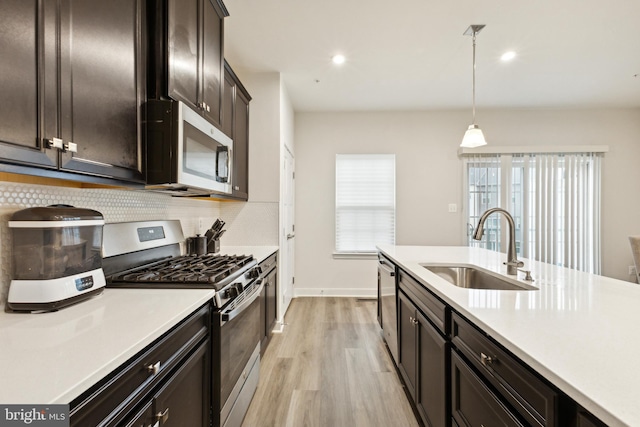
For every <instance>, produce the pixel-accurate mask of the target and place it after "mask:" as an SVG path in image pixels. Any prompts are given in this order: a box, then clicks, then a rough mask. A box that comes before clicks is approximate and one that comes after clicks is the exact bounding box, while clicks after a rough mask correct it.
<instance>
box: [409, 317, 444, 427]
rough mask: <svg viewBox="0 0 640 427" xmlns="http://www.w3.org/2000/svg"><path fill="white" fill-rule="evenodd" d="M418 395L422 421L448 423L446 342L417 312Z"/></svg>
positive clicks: (428, 424) (431, 425)
mask: <svg viewBox="0 0 640 427" xmlns="http://www.w3.org/2000/svg"><path fill="white" fill-rule="evenodd" d="M417 318H418V323H419V329H418V343H419V352H418V354H419V356H418V361H419V363H418V372H419V374H418V376H419V378H418V385H419V390H418V398H417V399H416V406H417V407H418V412H419V413H420V416H421V417H422V419H423V421H424V423H425V425H427V426H429V427H438V426H446V425H447V401H448V396H449V388H448V366H447V356H448V352H449V345H448V343H447V341H446V340H445V339H444V338H443V337H442V336H441V335H440V334H439V333H438V332H437V331H436V329H435V328H434V327H433V326H432V325H431V323H429V321H428V320H427V319H426V318H425V317H424V316H423V315H422V314H420V313H419V312H418V314H417Z"/></svg>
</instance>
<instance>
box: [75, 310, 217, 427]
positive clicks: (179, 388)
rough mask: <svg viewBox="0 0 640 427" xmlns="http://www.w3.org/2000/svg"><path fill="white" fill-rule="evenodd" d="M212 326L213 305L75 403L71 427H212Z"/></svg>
mask: <svg viewBox="0 0 640 427" xmlns="http://www.w3.org/2000/svg"><path fill="white" fill-rule="evenodd" d="M210 325H211V312H210V306H209V305H208V304H207V305H204V306H202V307H201V308H199V309H198V310H196V311H195V312H194V313H192V314H191V315H190V316H188V317H187V318H186V319H185V320H183V321H182V322H181V323H180V324H178V325H177V326H175V327H174V328H173V329H172V330H170V331H169V332H167V333H166V334H165V335H163V336H162V337H160V338H158V340H156V341H155V342H154V343H152V344H150V345H149V346H148V347H147V348H146V349H144V350H142V351H141V352H140V353H139V354H137V355H135V356H134V357H133V358H131V359H130V360H129V361H128V362H125V363H124V364H123V365H122V366H120V367H119V368H118V369H116V370H115V371H114V372H112V373H111V374H110V375H108V376H107V377H105V378H104V379H103V380H102V381H100V382H99V383H98V384H96V385H95V386H94V387H92V388H91V389H90V390H88V391H87V392H86V393H84V394H83V395H82V396H80V397H78V398H77V399H75V400H74V401H73V402H71V404H70V412H71V417H70V425H71V427H76V426H77V427H85V426H131V427H134V426H135V427H149V426H157V427H163V426H167V427H170V426H189V427H208V426H209V425H210V423H211V419H210V409H211V375H212V374H211V345H210V338H209V337H210Z"/></svg>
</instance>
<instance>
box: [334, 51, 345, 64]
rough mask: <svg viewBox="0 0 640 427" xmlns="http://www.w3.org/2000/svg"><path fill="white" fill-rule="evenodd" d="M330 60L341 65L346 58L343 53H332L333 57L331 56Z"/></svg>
mask: <svg viewBox="0 0 640 427" xmlns="http://www.w3.org/2000/svg"><path fill="white" fill-rule="evenodd" d="M331 61H333V63H334V64H336V65H342V64H344V61H346V58H345V57H344V55H340V54H338V55H333V57H332V58H331Z"/></svg>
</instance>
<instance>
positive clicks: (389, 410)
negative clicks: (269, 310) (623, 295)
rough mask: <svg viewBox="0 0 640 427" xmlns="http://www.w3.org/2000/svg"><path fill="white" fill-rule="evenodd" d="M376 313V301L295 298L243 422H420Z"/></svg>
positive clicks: (305, 425)
mask: <svg viewBox="0 0 640 427" xmlns="http://www.w3.org/2000/svg"><path fill="white" fill-rule="evenodd" d="M376 310H377V305H376V301H375V300H358V299H355V298H296V299H294V300H293V301H292V303H291V305H290V307H289V310H288V311H287V315H286V317H285V327H284V330H283V332H282V333H281V334H275V335H274V336H273V338H272V339H271V342H270V344H269V347H268V348H267V349H266V351H265V353H264V356H263V358H262V360H261V366H260V381H259V383H258V389H257V391H256V394H255V396H254V398H253V401H252V402H251V405H250V407H249V410H248V412H247V415H246V417H245V420H244V422H243V424H242V426H243V427H316V426H317V427H341V426H345V427H347V426H348V427H351V426H363V427H389V426H392V427H393V426H410V427H413V426H418V422H417V421H416V419H415V416H414V413H413V411H412V409H411V406H410V404H409V402H408V401H407V398H406V396H405V394H404V390H403V388H402V385H401V383H400V380H399V379H398V377H397V374H396V370H395V367H394V365H393V361H392V360H391V357H390V356H389V353H388V351H387V349H386V347H385V345H384V342H383V340H382V333H381V330H380V327H379V325H378V323H377V317H376V315H377V314H376V313H377V312H376Z"/></svg>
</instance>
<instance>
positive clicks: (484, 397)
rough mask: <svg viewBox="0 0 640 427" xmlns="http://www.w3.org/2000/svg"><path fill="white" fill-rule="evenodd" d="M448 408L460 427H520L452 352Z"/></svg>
mask: <svg viewBox="0 0 640 427" xmlns="http://www.w3.org/2000/svg"><path fill="white" fill-rule="evenodd" d="M451 379H452V388H451V412H452V416H453V419H454V425H455V424H456V423H457V425H459V426H460V427H466V426H468V427H480V426H485V427H491V426H498V425H500V426H505V427H507V426H509V427H511V426H513V427H523V426H524V424H522V423H521V422H520V421H519V420H518V419H517V418H516V417H515V416H514V414H512V413H511V412H510V411H509V409H508V408H507V407H506V406H504V405H503V404H502V403H501V402H500V400H499V399H498V398H497V397H496V395H495V394H493V392H492V391H491V390H489V388H488V387H487V386H485V385H484V383H483V382H482V380H481V379H480V378H478V376H477V375H476V374H475V373H474V372H473V370H472V369H471V368H470V367H468V366H467V364H466V363H465V362H464V361H463V360H462V359H461V358H460V357H459V356H458V355H457V353H456V352H455V351H452V352H451Z"/></svg>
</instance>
